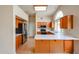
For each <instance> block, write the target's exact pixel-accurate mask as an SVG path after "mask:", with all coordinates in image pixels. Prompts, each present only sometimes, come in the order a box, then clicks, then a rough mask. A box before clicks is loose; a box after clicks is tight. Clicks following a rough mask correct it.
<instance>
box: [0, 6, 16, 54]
mask: <svg viewBox="0 0 79 59" xmlns="http://www.w3.org/2000/svg"><path fill="white" fill-rule="evenodd" d="M13 40H14V39H13V8H12V6H10V5H9V6H8V5H6V6H5V5H4V6H2V5H1V6H0V54H1V53H6V54H8V53H15V48H14V45H13Z"/></svg>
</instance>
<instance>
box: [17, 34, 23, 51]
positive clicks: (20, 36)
mask: <svg viewBox="0 0 79 59" xmlns="http://www.w3.org/2000/svg"><path fill="white" fill-rule="evenodd" d="M21 44H22V35H18V36H16V50H17V49H18V48H19V47H20V46H21Z"/></svg>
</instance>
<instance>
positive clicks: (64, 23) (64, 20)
mask: <svg viewBox="0 0 79 59" xmlns="http://www.w3.org/2000/svg"><path fill="white" fill-rule="evenodd" d="M67 25H68V20H67V16H64V17H63V18H61V19H60V27H61V28H63V29H67V27H68V26H67Z"/></svg>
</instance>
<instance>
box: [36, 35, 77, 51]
mask: <svg viewBox="0 0 79 59" xmlns="http://www.w3.org/2000/svg"><path fill="white" fill-rule="evenodd" d="M74 40H76V38H73V37H71V36H66V35H58V34H57V35H36V36H35V53H73V51H74V45H73V44H74Z"/></svg>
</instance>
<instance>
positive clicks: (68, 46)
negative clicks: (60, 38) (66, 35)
mask: <svg viewBox="0 0 79 59" xmlns="http://www.w3.org/2000/svg"><path fill="white" fill-rule="evenodd" d="M64 52H65V53H73V41H72V40H65V41H64Z"/></svg>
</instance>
